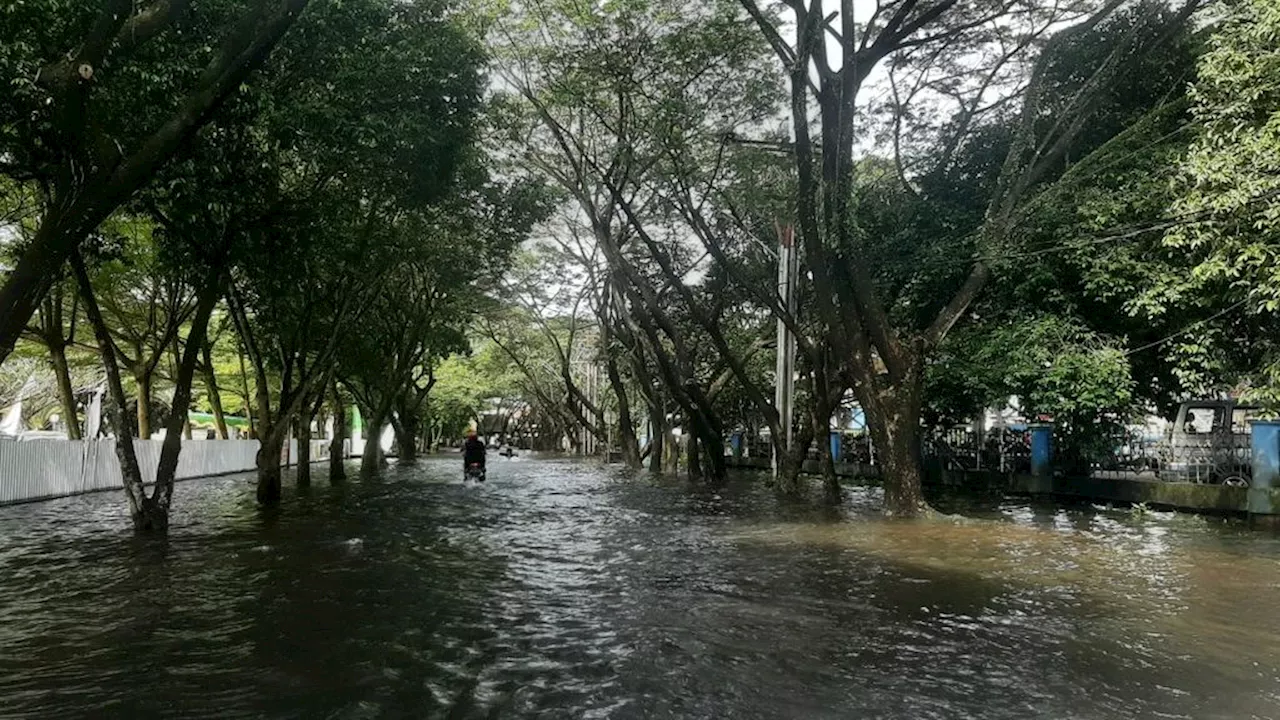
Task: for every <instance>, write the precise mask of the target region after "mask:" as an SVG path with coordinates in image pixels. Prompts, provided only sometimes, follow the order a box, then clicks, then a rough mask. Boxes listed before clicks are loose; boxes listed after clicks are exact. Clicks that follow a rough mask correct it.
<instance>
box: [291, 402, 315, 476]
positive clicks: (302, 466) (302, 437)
mask: <svg viewBox="0 0 1280 720" xmlns="http://www.w3.org/2000/svg"><path fill="white" fill-rule="evenodd" d="M297 435H298V474H297V478H296V480H295V482H297V484H298V487H300V488H305V487H311V415H310V413H307V412H303V413H302V414H301V415H299V416H298V430H297Z"/></svg>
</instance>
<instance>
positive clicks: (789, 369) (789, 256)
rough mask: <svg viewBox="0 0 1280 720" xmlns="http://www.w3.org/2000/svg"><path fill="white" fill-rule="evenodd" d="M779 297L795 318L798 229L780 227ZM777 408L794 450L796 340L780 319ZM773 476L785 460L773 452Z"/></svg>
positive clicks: (775, 392)
mask: <svg viewBox="0 0 1280 720" xmlns="http://www.w3.org/2000/svg"><path fill="white" fill-rule="evenodd" d="M777 230H778V295H779V297H781V299H782V304H783V307H784V308H786V311H787V313H789V314H791V315H792V316H793V317H794V315H795V305H796V270H797V263H796V253H795V230H794V228H792V227H790V226H783V225H778V226H777ZM774 373H775V374H774V407H776V408H777V409H778V415H779V420H780V421H781V423H782V431H783V438H784V440H785V442H786V447H791V440H792V432H793V428H792V418H793V416H794V404H795V394H796V339H795V337H794V336H793V335H792V333H791V328H789V327H787V324H786V323H785V322H783V321H782V319H779V320H778V349H777V362H776V365H775V367H774ZM772 464H773V476H774V477H775V478H777V477H778V475H779V473H780V472H781V470H782V468H781V458H779V457H778V452H777V449H776V448H775V449H774V451H773V463H772Z"/></svg>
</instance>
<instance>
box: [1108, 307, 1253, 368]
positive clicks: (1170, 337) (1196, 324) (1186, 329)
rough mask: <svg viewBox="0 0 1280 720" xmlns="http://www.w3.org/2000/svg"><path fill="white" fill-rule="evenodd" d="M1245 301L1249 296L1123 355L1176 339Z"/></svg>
mask: <svg viewBox="0 0 1280 720" xmlns="http://www.w3.org/2000/svg"><path fill="white" fill-rule="evenodd" d="M1247 302H1249V298H1245V299H1243V300H1241V301H1239V302H1236V303H1233V304H1231V305H1230V306H1228V307H1225V308H1223V309H1221V310H1219V311H1218V312H1216V313H1214V314H1212V315H1210V316H1209V317H1207V318H1204V319H1203V320H1197V321H1195V322H1193V323H1191V324H1190V325H1187V326H1186V327H1184V328H1182V329H1181V330H1178V331H1177V332H1175V333H1173V334H1171V335H1167V336H1165V337H1162V338H1160V339H1159V340H1155V341H1153V342H1149V343H1147V344H1146V345H1140V346H1138V347H1136V348H1133V349H1132V350H1127V351H1125V354H1124V356H1125V357H1129V356H1131V355H1136V354H1138V353H1140V352H1143V351H1144V350H1150V349H1151V348H1154V347H1159V346H1161V345H1163V344H1165V343H1167V342H1169V341H1170V340H1175V339H1177V338H1179V337H1181V336H1183V335H1186V334H1187V333H1189V332H1191V331H1192V330H1195V329H1196V328H1198V327H1200V326H1201V325H1206V324H1208V323H1211V322H1213V321H1214V320H1217V319H1218V318H1221V317H1223V316H1224V315H1227V314H1229V313H1232V312H1234V311H1236V310H1239V309H1240V308H1241V307H1244V305H1245V303H1247Z"/></svg>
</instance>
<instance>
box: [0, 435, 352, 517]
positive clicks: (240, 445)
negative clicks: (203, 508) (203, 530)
mask: <svg viewBox="0 0 1280 720" xmlns="http://www.w3.org/2000/svg"><path fill="white" fill-rule="evenodd" d="M115 442H116V441H115V440H113V439H107V440H30V441H25V442H18V441H13V440H6V441H0V504H4V503H12V502H20V501H24V500H39V499H43V498H53V497H62V496H65V495H75V494H78V493H84V492H90V491H93V490H110V489H116V488H122V487H124V480H123V478H122V476H121V473H120V461H119V460H118V459H117V458H116V445H115ZM348 442H349V441H348ZM162 445H163V441H161V440H134V441H133V447H134V449H135V451H136V452H137V454H138V465H139V466H141V470H142V477H143V478H153V477H155V471H156V465H157V464H158V463H159V461H160V448H161V446H162ZM348 447H350V445H348ZM287 452H288V462H289V463H290V464H292V463H295V462H297V458H298V444H297V441H296V440H291V441H290V443H289V447H288V449H287ZM257 455H258V441H257V440H191V441H184V442H183V443H182V452H181V454H179V455H178V471H177V474H176V478H177V479H178V480H187V479H190V478H197V477H206V476H209V475H224V474H227V473H236V472H247V471H250V470H253V469H254V468H255V466H256V459H257ZM328 457H329V442H328V441H327V440H313V441H312V444H311V459H312V461H315V462H318V461H320V460H325V459H327V458H328Z"/></svg>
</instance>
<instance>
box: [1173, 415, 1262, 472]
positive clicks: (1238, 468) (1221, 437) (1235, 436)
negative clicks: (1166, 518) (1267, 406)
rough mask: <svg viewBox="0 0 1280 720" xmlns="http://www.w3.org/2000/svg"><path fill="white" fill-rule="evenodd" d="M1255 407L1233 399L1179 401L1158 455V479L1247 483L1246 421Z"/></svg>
mask: <svg viewBox="0 0 1280 720" xmlns="http://www.w3.org/2000/svg"><path fill="white" fill-rule="evenodd" d="M1258 415H1259V409H1258V408H1256V407H1252V406H1249V405H1241V404H1239V403H1237V402H1236V401H1234V400H1194V401H1190V402H1184V403H1182V405H1181V407H1179V408H1178V417H1177V419H1176V420H1175V421H1174V423H1173V426H1172V427H1170V428H1169V436H1168V440H1167V442H1166V444H1165V447H1164V448H1163V449H1162V452H1161V457H1160V478H1161V479H1162V480H1170V481H1175V482H1202V483H1222V484H1225V485H1242V486H1247V485H1248V484H1249V480H1250V478H1251V476H1252V463H1251V459H1250V442H1249V421H1250V420H1253V419H1255V418H1256V417H1258Z"/></svg>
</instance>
